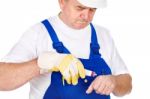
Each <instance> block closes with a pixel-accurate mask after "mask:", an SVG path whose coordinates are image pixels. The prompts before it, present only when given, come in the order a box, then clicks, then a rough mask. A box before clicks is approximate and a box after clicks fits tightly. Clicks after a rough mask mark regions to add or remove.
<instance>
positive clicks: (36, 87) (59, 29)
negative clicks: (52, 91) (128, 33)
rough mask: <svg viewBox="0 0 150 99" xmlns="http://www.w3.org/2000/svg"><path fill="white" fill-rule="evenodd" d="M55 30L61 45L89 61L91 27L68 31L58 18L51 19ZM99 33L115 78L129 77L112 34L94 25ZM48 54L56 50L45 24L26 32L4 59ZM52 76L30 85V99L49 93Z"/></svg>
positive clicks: (20, 58) (36, 79)
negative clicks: (121, 75)
mask: <svg viewBox="0 0 150 99" xmlns="http://www.w3.org/2000/svg"><path fill="white" fill-rule="evenodd" d="M48 20H49V22H50V23H51V25H52V26H53V28H54V30H55V32H56V33H57V36H58V38H59V40H60V41H62V42H63V44H64V45H65V47H66V48H67V49H68V50H69V51H70V52H71V53H72V54H73V55H74V56H76V57H78V58H84V59H87V58H89V52H90V42H91V28H90V25H88V26H87V27H86V28H84V29H80V30H76V29H72V28H70V27H68V26H67V25H66V24H64V23H63V21H62V20H60V18H59V17H58V16H55V17H51V18H49V19H48ZM94 27H95V29H96V33H97V38H98V43H99V44H100V51H99V52H100V53H101V55H102V58H103V59H104V60H105V61H106V63H107V64H108V65H109V67H110V68H111V71H112V74H113V75H118V74H124V73H128V69H127V67H126V65H125V64H124V62H123V61H122V59H121V57H120V56H119V54H118V52H117V50H116V47H115V45H114V42H113V40H112V38H111V36H110V34H109V31H108V30H107V29H105V28H103V27H100V26H96V25H94ZM45 51H53V52H56V51H55V50H54V49H53V47H52V41H51V39H50V36H49V34H48V31H47V30H46V28H45V26H44V25H43V24H42V23H38V24H36V25H34V26H33V27H31V28H30V29H29V30H28V31H26V32H25V33H24V34H23V36H22V37H21V39H20V40H19V42H18V43H17V44H16V45H15V46H14V47H13V48H12V49H11V51H10V52H9V53H8V55H6V57H4V58H3V61H5V62H24V61H28V60H31V59H33V58H36V57H38V55H39V54H41V53H42V52H45ZM50 77H51V73H49V74H44V75H40V76H38V77H36V78H34V79H32V80H31V81H30V84H31V88H30V99H42V98H43V96H44V94H45V91H46V89H47V88H48V86H49V85H50V83H51V78H50Z"/></svg>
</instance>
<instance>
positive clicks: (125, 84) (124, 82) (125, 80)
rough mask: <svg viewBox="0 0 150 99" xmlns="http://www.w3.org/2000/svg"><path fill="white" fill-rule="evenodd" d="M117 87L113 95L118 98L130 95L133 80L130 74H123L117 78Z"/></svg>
mask: <svg viewBox="0 0 150 99" xmlns="http://www.w3.org/2000/svg"><path fill="white" fill-rule="evenodd" d="M115 81H116V87H115V89H114V91H113V94H114V95H116V96H123V95H125V94H128V93H130V91H131V90H132V78H131V76H130V75H129V74H122V75H117V76H115Z"/></svg>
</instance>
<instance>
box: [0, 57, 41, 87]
mask: <svg viewBox="0 0 150 99" xmlns="http://www.w3.org/2000/svg"><path fill="white" fill-rule="evenodd" d="M39 74H40V73H39V68H38V66H37V60H36V59H34V60H31V61H29V62H24V63H0V90H12V89H15V88H18V87H19V86H21V85H23V84H25V83H26V82H28V81H29V80H31V79H32V78H33V77H36V76H38V75H39Z"/></svg>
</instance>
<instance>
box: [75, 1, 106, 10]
mask: <svg viewBox="0 0 150 99" xmlns="http://www.w3.org/2000/svg"><path fill="white" fill-rule="evenodd" d="M77 1H78V2H79V3H81V4H83V5H84V6H87V7H91V8H104V7H106V5H107V1H106V0H77Z"/></svg>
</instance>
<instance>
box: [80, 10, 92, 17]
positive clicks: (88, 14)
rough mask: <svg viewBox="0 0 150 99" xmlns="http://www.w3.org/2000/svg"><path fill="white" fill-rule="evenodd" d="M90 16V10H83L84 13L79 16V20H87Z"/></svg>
mask: <svg viewBox="0 0 150 99" xmlns="http://www.w3.org/2000/svg"><path fill="white" fill-rule="evenodd" d="M91 14H92V13H91V12H90V9H84V11H83V12H82V14H81V18H82V19H84V20H89V18H90V15H91Z"/></svg>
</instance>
